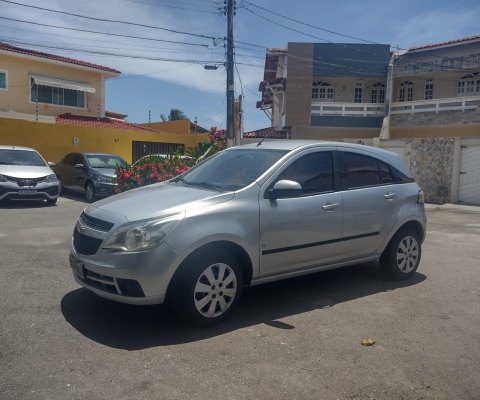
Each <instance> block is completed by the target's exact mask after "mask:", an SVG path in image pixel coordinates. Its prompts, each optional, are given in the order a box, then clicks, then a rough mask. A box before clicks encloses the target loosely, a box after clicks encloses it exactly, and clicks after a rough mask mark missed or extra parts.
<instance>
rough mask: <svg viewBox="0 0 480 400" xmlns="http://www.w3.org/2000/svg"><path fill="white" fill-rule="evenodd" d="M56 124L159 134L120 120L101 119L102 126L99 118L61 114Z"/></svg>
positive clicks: (56, 118) (56, 119)
mask: <svg viewBox="0 0 480 400" xmlns="http://www.w3.org/2000/svg"><path fill="white" fill-rule="evenodd" d="M55 123H56V124H59V125H76V126H85V127H91V128H108V129H121V130H124V131H125V130H126V131H144V132H157V133H159V131H156V130H154V129H148V128H144V127H143V126H138V125H135V124H131V123H129V122H123V121H120V120H118V119H112V118H107V117H104V118H100V124H99V122H98V118H95V117H84V116H81V115H72V114H61V115H57V116H56V117H55Z"/></svg>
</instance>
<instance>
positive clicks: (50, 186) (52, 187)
mask: <svg viewBox="0 0 480 400" xmlns="http://www.w3.org/2000/svg"><path fill="white" fill-rule="evenodd" d="M25 189H27V190H35V191H36V194H28V195H24V194H19V190H25ZM57 197H58V183H57V182H54V183H39V184H37V185H36V186H34V187H21V186H18V185H17V184H16V183H13V182H5V183H1V184H0V200H48V199H56V198H57Z"/></svg>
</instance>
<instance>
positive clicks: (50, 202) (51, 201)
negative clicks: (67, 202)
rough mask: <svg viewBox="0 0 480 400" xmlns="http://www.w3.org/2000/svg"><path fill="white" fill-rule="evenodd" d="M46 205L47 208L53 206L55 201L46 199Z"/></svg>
mask: <svg viewBox="0 0 480 400" xmlns="http://www.w3.org/2000/svg"><path fill="white" fill-rule="evenodd" d="M47 204H48V205H49V206H54V205H55V204H57V199H47Z"/></svg>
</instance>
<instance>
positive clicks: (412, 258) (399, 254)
mask: <svg viewBox="0 0 480 400" xmlns="http://www.w3.org/2000/svg"><path fill="white" fill-rule="evenodd" d="M420 242H421V241H420V237H419V236H418V234H417V232H415V231H414V230H412V229H404V230H402V231H400V232H398V233H397V234H396V235H395V236H394V237H393V239H392V240H391V242H390V243H389V244H388V246H387V248H386V249H385V251H384V252H383V254H382V256H381V257H380V267H381V268H382V271H383V272H384V273H385V274H386V275H388V276H389V277H390V278H393V279H395V280H405V279H409V278H411V277H412V276H413V275H414V274H415V272H416V270H417V268H418V265H419V264H420V259H421V257H422V247H421V244H420Z"/></svg>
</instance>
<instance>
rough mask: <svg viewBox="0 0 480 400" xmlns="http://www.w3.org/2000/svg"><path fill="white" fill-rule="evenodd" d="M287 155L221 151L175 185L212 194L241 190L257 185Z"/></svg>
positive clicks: (244, 150)
mask: <svg viewBox="0 0 480 400" xmlns="http://www.w3.org/2000/svg"><path fill="white" fill-rule="evenodd" d="M287 153H288V151H284V150H260V149H238V150H236V149H235V150H228V151H222V152H221V153H218V154H216V155H215V156H213V157H211V158H210V159H208V160H207V161H205V162H203V163H201V164H200V165H198V166H197V167H195V168H192V169H191V170H189V171H187V172H185V173H184V174H183V175H181V177H178V178H175V179H173V180H172V182H177V183H183V184H184V185H186V186H192V187H200V188H205V189H209V190H218V191H225V190H239V189H242V188H244V187H245V186H247V185H249V184H250V183H252V182H253V181H255V180H256V179H257V178H258V177H259V176H261V175H262V174H263V173H264V172H265V171H266V170H267V169H269V168H270V167H271V166H272V165H273V164H275V163H276V162H277V161H278V160H279V159H280V158H282V157H283V156H284V155H285V154H287Z"/></svg>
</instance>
